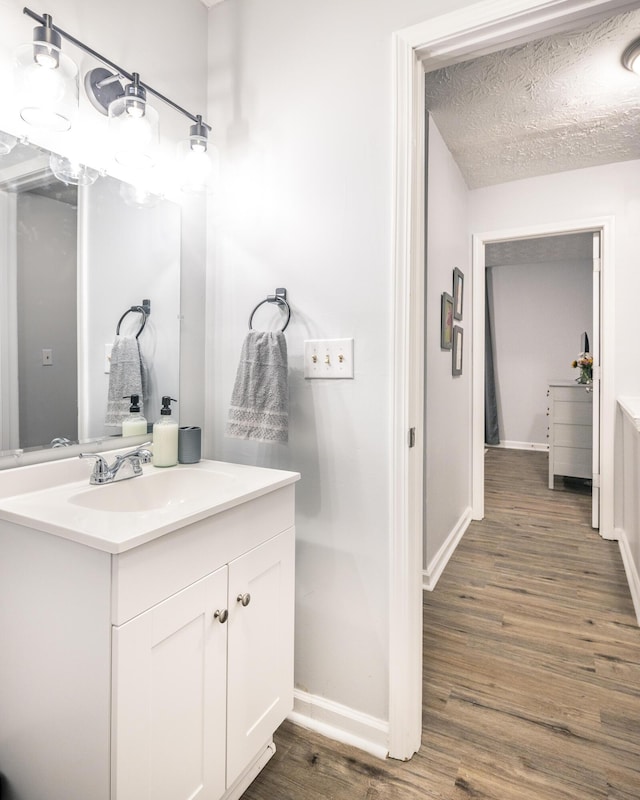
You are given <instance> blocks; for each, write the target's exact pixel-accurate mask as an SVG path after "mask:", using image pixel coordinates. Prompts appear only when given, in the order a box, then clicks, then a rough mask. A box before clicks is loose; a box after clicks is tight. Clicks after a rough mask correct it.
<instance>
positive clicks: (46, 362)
mask: <svg viewBox="0 0 640 800" xmlns="http://www.w3.org/2000/svg"><path fill="white" fill-rule="evenodd" d="M52 364H53V350H52V349H51V348H50V347H45V348H44V349H43V350H42V366H43V367H50V366H51V365H52Z"/></svg>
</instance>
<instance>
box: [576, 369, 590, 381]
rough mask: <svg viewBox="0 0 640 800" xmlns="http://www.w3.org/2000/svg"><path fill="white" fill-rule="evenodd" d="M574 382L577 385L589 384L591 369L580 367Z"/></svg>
mask: <svg viewBox="0 0 640 800" xmlns="http://www.w3.org/2000/svg"><path fill="white" fill-rule="evenodd" d="M576 381H577V382H578V383H591V367H580V374H579V375H578V377H577V378H576Z"/></svg>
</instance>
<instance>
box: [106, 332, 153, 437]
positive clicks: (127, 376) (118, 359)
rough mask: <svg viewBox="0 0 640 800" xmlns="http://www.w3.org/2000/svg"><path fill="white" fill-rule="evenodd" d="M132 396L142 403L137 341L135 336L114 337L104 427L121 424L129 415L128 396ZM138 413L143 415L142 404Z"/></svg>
mask: <svg viewBox="0 0 640 800" xmlns="http://www.w3.org/2000/svg"><path fill="white" fill-rule="evenodd" d="M132 394H137V395H138V396H139V397H140V400H141V401H142V397H143V392H142V363H141V359H140V348H139V347H138V340H137V339H136V338H135V336H116V338H115V340H114V342H113V347H112V348H111V366H110V367H109V393H108V395H107V415H106V418H105V424H106V425H119V424H120V423H121V422H122V420H123V419H124V418H125V417H126V416H127V414H128V413H129V406H130V405H131V401H130V400H129V398H128V396H129V395H132ZM125 397H126V399H124V398H125ZM140 411H141V413H142V414H144V409H143V407H142V402H141V403H140Z"/></svg>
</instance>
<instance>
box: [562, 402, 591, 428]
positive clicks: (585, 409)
mask: <svg viewBox="0 0 640 800" xmlns="http://www.w3.org/2000/svg"><path fill="white" fill-rule="evenodd" d="M552 417H553V422H554V423H556V422H565V423H568V424H570V425H591V419H592V405H591V403H568V402H560V403H554V404H553V413H552Z"/></svg>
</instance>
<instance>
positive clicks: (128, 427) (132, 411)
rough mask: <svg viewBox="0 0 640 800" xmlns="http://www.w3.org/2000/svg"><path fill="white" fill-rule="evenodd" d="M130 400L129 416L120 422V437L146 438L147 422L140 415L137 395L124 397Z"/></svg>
mask: <svg viewBox="0 0 640 800" xmlns="http://www.w3.org/2000/svg"><path fill="white" fill-rule="evenodd" d="M125 397H130V398H131V406H130V407H129V416H128V417H125V418H124V419H123V420H122V435H123V436H146V435H147V420H146V419H145V418H144V417H143V416H142V414H141V413H140V406H139V402H140V396H139V395H137V394H132V395H125Z"/></svg>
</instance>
